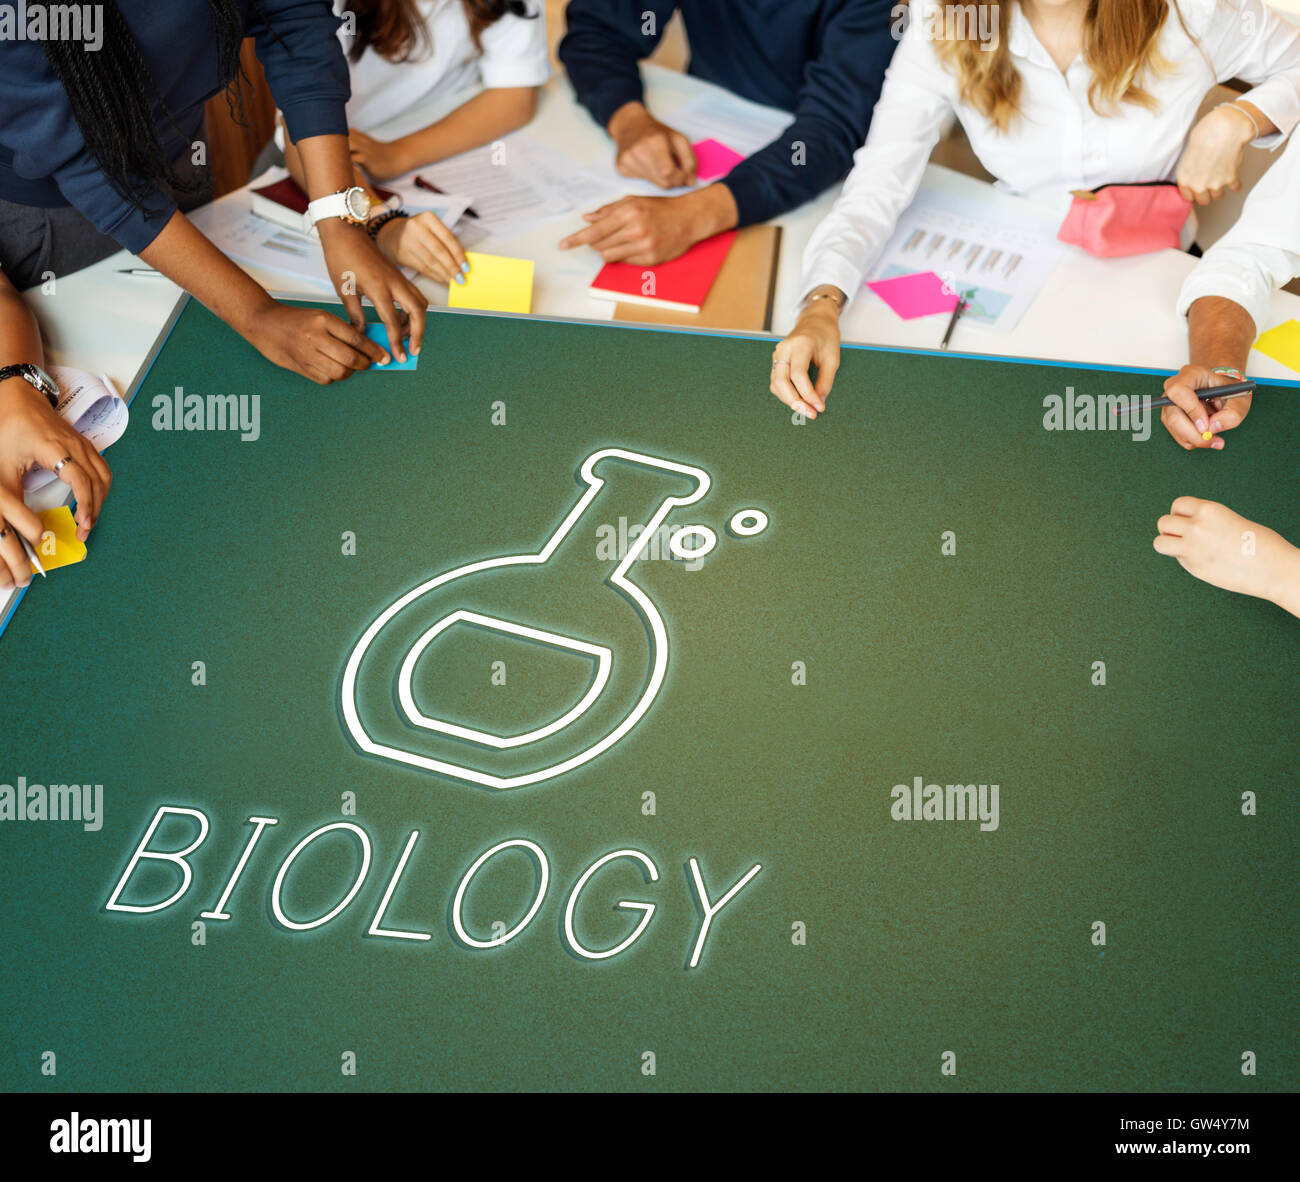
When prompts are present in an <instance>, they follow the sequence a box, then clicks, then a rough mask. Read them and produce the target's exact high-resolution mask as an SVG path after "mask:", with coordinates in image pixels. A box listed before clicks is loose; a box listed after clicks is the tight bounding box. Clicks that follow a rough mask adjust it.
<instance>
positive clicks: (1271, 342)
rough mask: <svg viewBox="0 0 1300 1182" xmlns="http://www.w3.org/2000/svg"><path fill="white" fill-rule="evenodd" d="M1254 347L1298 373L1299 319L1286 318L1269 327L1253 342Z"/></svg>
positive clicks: (1299, 347)
mask: <svg viewBox="0 0 1300 1182" xmlns="http://www.w3.org/2000/svg"><path fill="white" fill-rule="evenodd" d="M1255 348H1256V349H1258V350H1259V351H1260V352H1261V353H1263V354H1264V356H1265V357H1271V358H1273V360H1274V361H1280V362H1281V363H1282V364H1283V365H1285V366H1288V367H1289V368H1291V369H1294V370H1295V371H1296V372H1297V373H1300V321H1297V320H1288V321H1286V323H1285V324H1279V325H1278V326H1277V327H1276V328H1270V329H1269V330H1268V332H1266V333H1265V334H1264V335H1263V336H1262V337H1260V338H1259V340H1257V341H1256V342H1255Z"/></svg>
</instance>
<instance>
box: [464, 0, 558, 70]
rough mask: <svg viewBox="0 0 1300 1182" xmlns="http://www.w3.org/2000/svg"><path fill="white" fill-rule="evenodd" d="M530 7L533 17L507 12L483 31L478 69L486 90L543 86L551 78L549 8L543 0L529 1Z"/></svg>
mask: <svg viewBox="0 0 1300 1182" xmlns="http://www.w3.org/2000/svg"><path fill="white" fill-rule="evenodd" d="M528 7H529V9H530V10H531V15H530V16H528V17H522V16H514V15H512V14H510V13H507V14H506V15H505V16H503V17H502V18H501V19H500V20H498V21H496V22H495V23H493V24H491V25H489V26H488V27H487V28H486V29H484V30H483V35H482V37H481V38H480V40H481V41H482V43H483V56H482V57H481V58H479V70H480V73H481V74H482V77H483V86H484V88H485V89H487V90H496V89H499V88H501V87H508V86H542V85H543V84H544V83H545V82H546V81H547V80H548V79H549V78H550V76H551V57H550V52H549V50H548V49H547V46H546V10H545V8H544V7H543V6H542V4H541V3H540V0H530V2H529V5H528Z"/></svg>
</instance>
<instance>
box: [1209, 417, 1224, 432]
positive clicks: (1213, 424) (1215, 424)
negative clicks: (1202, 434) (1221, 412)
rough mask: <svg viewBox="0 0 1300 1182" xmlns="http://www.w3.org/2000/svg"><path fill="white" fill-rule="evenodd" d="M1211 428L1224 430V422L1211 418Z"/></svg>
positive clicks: (1212, 429)
mask: <svg viewBox="0 0 1300 1182" xmlns="http://www.w3.org/2000/svg"><path fill="white" fill-rule="evenodd" d="M1210 430H1211V431H1222V430H1223V424H1222V423H1221V422H1219V420H1218V419H1211V420H1210Z"/></svg>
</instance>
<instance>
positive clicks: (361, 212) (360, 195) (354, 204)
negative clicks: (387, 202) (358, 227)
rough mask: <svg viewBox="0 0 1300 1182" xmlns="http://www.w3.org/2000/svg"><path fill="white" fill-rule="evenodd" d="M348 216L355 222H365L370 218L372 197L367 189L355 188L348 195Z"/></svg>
mask: <svg viewBox="0 0 1300 1182" xmlns="http://www.w3.org/2000/svg"><path fill="white" fill-rule="evenodd" d="M346 198H347V203H348V216H349V217H350V218H351V219H352V220H353V221H354V222H364V221H365V220H366V219H367V218H368V217H369V216H370V197H369V196H368V195H367V194H366V191H365V189H362V188H360V187H353V188H351V189H349V190H348V191H347V194H346Z"/></svg>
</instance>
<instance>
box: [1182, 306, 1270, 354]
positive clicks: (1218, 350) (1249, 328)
mask: <svg viewBox="0 0 1300 1182" xmlns="http://www.w3.org/2000/svg"><path fill="white" fill-rule="evenodd" d="M1254 341H1255V322H1254V320H1253V319H1251V315H1250V313H1249V312H1247V311H1246V309H1245V308H1243V307H1242V306H1241V305H1240V304H1238V303H1236V302H1235V301H1233V300H1229V299H1224V298H1223V297H1222V296H1205V297H1203V298H1201V299H1199V300H1197V301H1196V302H1195V303H1194V304H1193V305H1192V306H1191V308H1190V309H1188V312H1187V345H1188V361H1190V362H1191V364H1192V365H1203V366H1205V368H1206V369H1218V368H1221V367H1222V368H1231V369H1236V370H1240V371H1241V372H1242V373H1245V372H1246V363H1247V361H1248V360H1249V358H1250V349H1251V345H1252V344H1253V343H1254Z"/></svg>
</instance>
